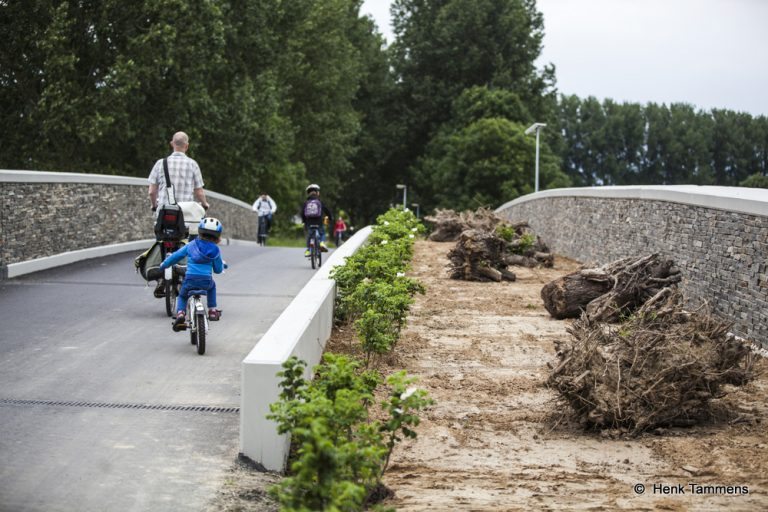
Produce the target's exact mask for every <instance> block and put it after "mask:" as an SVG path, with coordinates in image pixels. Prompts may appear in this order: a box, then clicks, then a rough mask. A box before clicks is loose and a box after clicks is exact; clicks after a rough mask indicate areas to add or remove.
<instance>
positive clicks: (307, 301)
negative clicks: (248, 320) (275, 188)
mask: <svg viewBox="0 0 768 512" xmlns="http://www.w3.org/2000/svg"><path fill="white" fill-rule="evenodd" d="M372 229H373V228H372V227H371V226H368V227H365V228H363V229H361V230H360V231H358V232H357V234H355V236H353V237H352V238H350V239H349V240H348V241H347V242H346V243H345V244H344V245H342V246H341V247H340V248H338V249H336V250H335V251H334V252H333V253H332V254H331V256H330V257H329V258H328V260H327V261H326V262H325V264H324V265H323V266H322V267H320V269H318V270H317V272H316V273H315V275H314V276H313V277H312V279H310V281H309V282H308V283H307V284H306V285H305V286H304V288H302V290H301V291H300V292H299V293H298V295H296V297H295V298H294V299H293V301H292V302H291V303H290V304H289V305H288V307H287V308H286V309H285V311H283V312H282V313H281V314H280V316H279V317H278V318H277V320H275V323H273V324H272V326H271V327H270V328H269V330H268V331H267V332H266V333H265V334H264V336H262V338H261V339H260V340H259V342H258V343H257V344H256V346H255V347H254V348H253V350H251V352H250V353H249V354H248V355H247V356H246V358H245V359H244V360H243V362H242V375H241V386H240V388H241V389H240V392H241V395H240V451H241V452H242V453H243V455H245V456H247V457H249V458H251V459H253V460H255V461H257V462H259V463H261V464H262V465H263V466H264V467H265V468H267V469H269V470H272V471H283V470H284V469H285V463H286V460H287V459H288V449H289V447H290V438H289V437H288V436H287V435H280V434H278V433H277V424H276V423H275V422H273V421H270V420H267V415H268V414H269V405H270V404H272V403H274V402H276V401H277V400H278V397H279V395H280V380H281V379H280V378H279V377H278V376H277V373H278V372H279V371H281V370H282V364H283V363H284V362H285V361H286V360H288V358H290V357H291V356H296V357H298V358H299V359H302V360H303V361H305V362H306V363H307V368H306V371H305V375H304V377H305V378H306V379H310V378H311V377H312V368H313V367H314V366H315V365H317V364H318V363H319V362H320V358H321V356H322V354H323V349H324V348H325V344H326V343H327V341H328V338H330V336H331V328H332V325H333V307H334V301H335V299H336V282H335V281H334V280H333V279H330V278H329V277H328V274H329V273H330V271H331V269H332V268H333V267H334V266H337V265H343V264H344V262H345V258H346V257H347V256H351V255H352V254H354V253H355V252H356V251H357V250H358V249H359V248H360V247H361V246H362V245H363V244H364V243H365V241H366V240H367V239H368V236H369V235H370V234H371V231H372Z"/></svg>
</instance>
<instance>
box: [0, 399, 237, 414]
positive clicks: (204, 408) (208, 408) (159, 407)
mask: <svg viewBox="0 0 768 512" xmlns="http://www.w3.org/2000/svg"><path fill="white" fill-rule="evenodd" d="M0 405H56V406H60V407H96V408H102V409H143V410H145V409H148V410H153V411H193V412H225V413H236V414H237V413H239V412H240V408H239V407H217V406H212V405H164V404H110V403H104V402H66V401H59V400H17V399H13V398H0Z"/></svg>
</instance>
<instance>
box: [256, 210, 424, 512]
mask: <svg viewBox="0 0 768 512" xmlns="http://www.w3.org/2000/svg"><path fill="white" fill-rule="evenodd" d="M423 232H424V227H423V225H422V224H421V223H420V222H419V221H418V219H416V218H415V217H414V216H413V214H412V213H411V212H408V211H403V210H402V209H392V210H389V211H388V212H386V213H385V214H384V215H381V216H379V218H378V219H377V225H376V226H374V228H373V231H372V233H371V236H370V237H369V239H368V244H367V245H366V246H365V247H362V248H361V249H360V250H359V251H357V252H356V253H355V254H354V255H353V256H350V257H348V258H347V260H346V264H345V265H343V266H340V267H335V268H334V270H333V271H332V273H331V276H332V277H333V278H334V279H335V280H336V284H337V308H336V317H337V320H340V321H347V322H354V326H355V330H356V332H357V335H358V337H359V338H360V343H361V345H362V348H363V351H364V352H365V361H364V363H363V362H360V361H357V360H355V359H353V358H351V357H348V356H343V355H336V354H331V353H326V354H325V355H324V356H323V361H322V364H320V365H318V366H317V367H315V368H314V372H315V378H314V379H313V380H312V381H310V382H308V381H306V380H305V379H304V372H305V367H306V363H304V362H303V361H300V360H298V359H296V358H294V357H292V358H291V359H289V360H288V361H286V362H285V364H283V371H282V372H280V374H279V375H280V377H282V379H283V380H282V382H281V384H280V385H281V388H282V391H281V393H280V400H279V401H278V402H276V403H274V404H272V405H271V406H270V410H271V414H270V415H269V418H270V419H272V420H274V421H275V422H277V424H278V431H279V432H280V433H282V434H290V435H291V437H292V446H293V448H294V456H293V458H292V463H291V464H290V476H288V477H286V478H284V479H283V480H282V481H281V483H280V484H278V485H277V486H275V487H274V488H273V489H272V490H271V492H272V493H273V495H275V496H276V497H277V499H278V501H279V502H280V507H281V509H282V510H287V511H299V510H301V511H308V510H339V511H346V510H361V509H362V508H364V506H365V504H366V501H367V500H368V499H369V497H370V496H371V494H372V493H373V492H374V491H375V490H377V489H378V488H379V487H380V486H381V477H382V475H383V474H384V471H385V470H386V468H387V464H388V463H389V458H390V455H391V454H392V450H393V449H394V447H395V445H396V444H397V442H399V441H400V440H402V439H403V438H406V437H416V432H415V430H413V429H414V427H416V426H417V425H418V424H419V415H418V413H419V411H420V410H421V409H423V408H424V407H426V406H428V405H429V404H431V403H432V401H431V400H430V399H429V397H428V396H427V392H426V391H424V390H420V389H417V388H416V387H414V386H413V384H414V382H415V379H414V378H412V377H408V376H407V375H406V374H405V372H404V371H401V372H397V373H394V374H392V375H390V376H389V377H388V378H387V379H386V385H387V387H388V390H387V392H386V396H387V399H386V400H385V401H384V402H382V403H381V404H380V406H381V411H379V412H378V413H377V414H376V415H375V417H376V418H382V419H380V420H372V419H371V417H370V416H369V409H370V407H371V406H372V405H373V404H374V392H375V391H376V390H377V388H378V387H379V386H380V385H381V384H382V378H381V376H380V375H379V373H378V372H375V371H371V370H367V369H366V368H367V367H368V365H369V363H370V362H371V359H372V357H373V356H375V355H377V354H383V353H386V352H389V351H391V350H392V349H393V348H394V346H395V344H396V343H397V340H398V337H399V335H400V330H401V329H402V328H403V326H404V325H405V321H406V318H407V315H408V311H409V309H410V306H411V304H412V303H413V295H414V294H415V293H419V292H420V293H424V287H423V286H422V285H421V284H420V283H419V282H418V281H416V280H414V279H411V278H408V277H405V272H406V271H407V270H408V268H409V262H410V260H411V258H412V256H413V242H414V240H415V237H416V236H417V235H418V234H420V233H423Z"/></svg>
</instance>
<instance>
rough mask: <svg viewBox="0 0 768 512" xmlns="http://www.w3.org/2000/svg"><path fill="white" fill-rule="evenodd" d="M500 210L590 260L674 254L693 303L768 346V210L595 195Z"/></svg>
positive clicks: (562, 249) (558, 247) (560, 248)
mask: <svg viewBox="0 0 768 512" xmlns="http://www.w3.org/2000/svg"><path fill="white" fill-rule="evenodd" d="M766 200H767V201H768V193H766ZM702 202H703V203H706V201H702ZM497 212H498V213H500V214H501V215H502V216H504V217H506V218H508V219H510V220H513V221H522V220H525V221H528V222H529V223H530V224H531V227H532V228H533V229H534V230H535V231H536V233H537V234H538V235H539V236H541V237H542V239H543V240H544V241H545V242H546V243H547V244H549V246H550V248H551V249H552V251H553V252H555V253H557V254H560V255H563V256H566V257H570V258H573V259H576V260H579V261H581V262H584V263H594V264H604V263H607V262H610V261H613V260H616V259H619V258H624V257H629V256H631V257H638V256H642V255H646V254H650V253H654V252H658V253H660V254H662V255H663V256H664V257H666V258H671V259H673V260H674V261H675V263H676V264H677V265H678V266H679V267H680V268H681V270H682V272H683V281H682V290H683V292H684V293H685V295H686V297H687V298H688V299H689V301H690V302H691V304H692V305H695V304H701V303H703V302H707V303H708V304H710V305H711V306H712V308H713V311H714V312H715V313H717V314H719V315H721V316H723V317H724V318H726V319H729V320H731V321H733V322H734V326H733V332H734V333H735V334H737V335H739V336H743V337H747V338H750V339H752V340H754V341H756V342H758V343H760V344H761V345H762V346H763V347H768V216H766V215H760V214H751V213H746V212H743V211H729V210H725V209H719V208H710V207H706V206H702V205H696V204H683V203H677V202H673V201H665V200H653V199H649V198H615V197H594V196H593V197H579V196H559V197H558V196H551V197H542V198H540V199H534V200H527V201H522V202H519V203H516V204H515V203H514V202H512V203H508V204H507V205H505V206H503V207H501V208H499V210H497Z"/></svg>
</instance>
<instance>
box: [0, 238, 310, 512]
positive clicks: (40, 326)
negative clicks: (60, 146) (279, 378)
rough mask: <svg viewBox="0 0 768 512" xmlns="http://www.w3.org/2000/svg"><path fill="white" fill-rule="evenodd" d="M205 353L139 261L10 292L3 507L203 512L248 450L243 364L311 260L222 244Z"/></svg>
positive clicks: (2, 367)
mask: <svg viewBox="0 0 768 512" xmlns="http://www.w3.org/2000/svg"><path fill="white" fill-rule="evenodd" d="M222 253H223V255H224V259H225V260H226V261H227V263H229V265H230V268H229V269H228V270H227V271H226V273H225V274H223V275H220V276H217V277H216V283H217V290H218V297H219V299H218V300H219V307H220V308H221V309H222V310H223V315H222V319H221V321H219V322H211V328H210V331H209V333H208V343H207V347H206V353H205V355H204V356H199V355H197V352H196V351H195V347H194V345H192V344H191V343H190V339H189V334H188V333H187V332H180V333H175V332H173V331H172V330H171V320H170V318H169V317H167V316H166V314H165V302H164V299H156V298H154V297H153V295H152V291H153V288H154V286H150V287H147V286H146V283H145V282H144V281H143V280H142V278H141V276H140V275H138V274H136V273H135V271H134V266H133V259H134V257H135V256H136V254H135V253H128V254H118V255H114V256H109V257H104V258H98V259H92V260H87V261H82V262H78V263H74V264H71V265H67V266H65V267H59V268H56V269H50V270H46V271H42V272H37V273H34V274H29V275H27V276H20V277H18V278H15V279H11V280H9V281H2V282H0V312H1V313H0V315H1V316H0V317H1V318H2V320H1V321H0V510H2V511H6V510H7V511H27V510H28V511H46V512H50V511H166V510H167V511H178V510H203V509H204V508H205V506H206V504H207V503H208V502H209V501H210V500H211V499H212V498H213V497H214V496H215V494H216V491H217V489H218V488H219V486H220V484H221V482H222V481H223V479H224V478H225V477H226V472H227V469H228V468H230V467H231V466H232V463H233V462H234V460H235V457H236V456H237V452H238V444H239V439H238V436H239V415H238V408H239V406H240V363H241V361H242V360H243V358H244V357H245V356H246V355H247V354H248V352H250V350H251V349H252V348H253V346H254V345H255V344H256V343H257V342H258V340H259V339H260V338H261V336H262V335H263V334H264V333H265V332H266V330H267V329H268V328H269V326H270V325H271V323H272V322H273V321H274V320H275V319H276V318H277V317H278V316H279V314H280V313H281V312H282V311H283V309H285V307H286V306H287V305H288V304H289V303H290V301H291V300H292V299H293V297H294V296H295V295H296V294H297V293H298V291H299V290H300V289H301V288H302V287H303V286H304V284H305V283H306V282H307V281H308V280H309V278H310V277H311V276H312V273H313V271H312V270H311V269H310V268H309V264H308V263H307V261H306V260H305V259H304V257H303V255H302V250H301V249H291V248H271V247H267V248H261V247H257V246H256V245H255V244H247V243H237V244H233V245H229V246H222Z"/></svg>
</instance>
